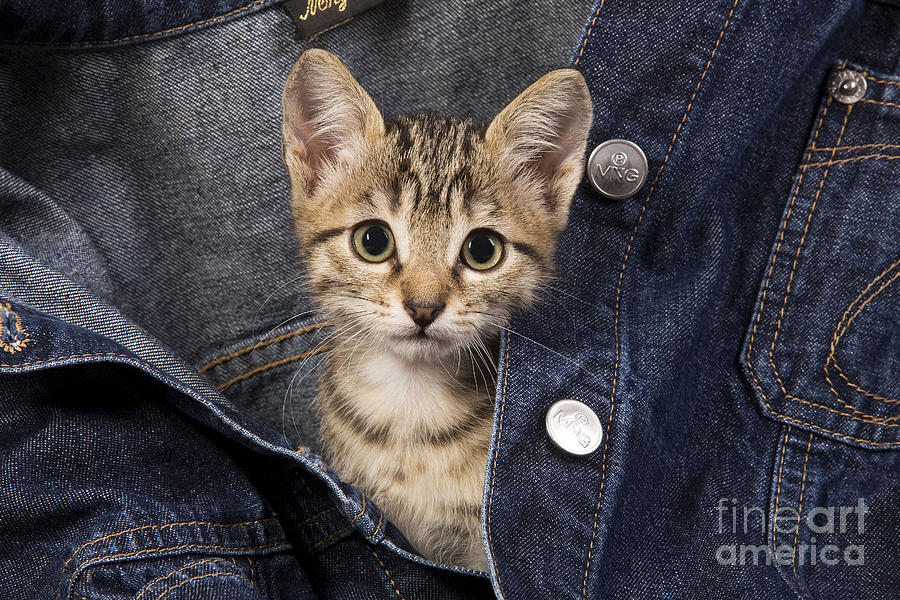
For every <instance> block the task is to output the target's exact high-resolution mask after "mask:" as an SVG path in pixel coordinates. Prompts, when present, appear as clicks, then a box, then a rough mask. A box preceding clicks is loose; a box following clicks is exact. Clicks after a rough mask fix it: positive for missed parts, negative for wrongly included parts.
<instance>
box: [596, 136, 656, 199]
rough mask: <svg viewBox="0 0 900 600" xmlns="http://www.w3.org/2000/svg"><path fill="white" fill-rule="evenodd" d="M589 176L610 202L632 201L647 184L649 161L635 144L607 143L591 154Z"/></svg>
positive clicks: (624, 142)
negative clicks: (624, 199) (626, 199)
mask: <svg viewBox="0 0 900 600" xmlns="http://www.w3.org/2000/svg"><path fill="white" fill-rule="evenodd" d="M587 173H588V179H590V180H591V184H593V186H594V188H596V190H597V191H598V192H600V193H601V194H603V195H604V196H606V197H607V198H612V199H613V200H619V199H621V198H628V197H629V196H633V195H635V194H636V193H637V192H638V190H640V189H641V187H642V186H643V185H644V182H645V181H646V180H647V157H646V156H644V151H643V150H641V149H640V147H638V145H637V144H635V143H633V142H629V141H628V140H607V141H605V142H603V143H602V144H600V145H599V146H597V147H596V148H594V151H593V152H591V156H590V158H588V163H587Z"/></svg>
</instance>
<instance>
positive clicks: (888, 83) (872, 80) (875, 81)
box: [863, 75, 900, 87]
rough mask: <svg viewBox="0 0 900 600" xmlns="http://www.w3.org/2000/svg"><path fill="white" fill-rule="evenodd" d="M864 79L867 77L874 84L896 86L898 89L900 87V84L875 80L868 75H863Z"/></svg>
mask: <svg viewBox="0 0 900 600" xmlns="http://www.w3.org/2000/svg"><path fill="white" fill-rule="evenodd" d="M863 77H865V78H866V79H868V80H869V81H871V82H872V83H883V84H885V85H896V86H897V87H900V82H896V81H891V80H889V79H875V78H874V77H869V76H868V75H863Z"/></svg>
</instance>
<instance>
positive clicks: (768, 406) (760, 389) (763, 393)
mask: <svg viewBox="0 0 900 600" xmlns="http://www.w3.org/2000/svg"><path fill="white" fill-rule="evenodd" d="M746 364H747V367H748V371H749V373H750V377H751V378H752V379H753V385H755V386H756V389H757V391H758V392H759V394H760V396H762V398H763V403H764V404H765V405H766V409H767V410H768V411H769V413H770V414H772V415H773V416H776V417H778V418H780V419H782V420H784V421H788V422H790V423H795V424H797V425H805V426H806V427H810V428H812V429H815V430H816V431H821V432H823V433H828V434H831V435H833V436H835V437H839V438H841V439H844V440H850V441H852V442H859V443H860V444H866V445H869V446H881V447H885V448H892V447H894V446H900V442H873V441H872V440H864V439H862V438H856V437H853V436H849V435H844V434H843V433H838V432H836V431H831V430H830V429H825V428H824V427H820V426H818V425H814V424H812V423H808V422H806V421H801V420H800V419H796V418H794V417H790V416H788V415H785V414H783V413H780V412H777V411H775V410H773V409H772V405H771V404H769V397H768V396H767V395H766V391H765V390H764V389H763V387H762V384H761V383H760V382H759V379H757V377H756V373H755V371H754V369H753V367H752V366H751V365H750V362H749V361H748V362H747V363H746Z"/></svg>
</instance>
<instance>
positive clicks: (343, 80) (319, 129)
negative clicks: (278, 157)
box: [282, 50, 384, 190]
mask: <svg viewBox="0 0 900 600" xmlns="http://www.w3.org/2000/svg"><path fill="white" fill-rule="evenodd" d="M282 106H283V109H284V128H283V135H284V138H283V142H282V143H283V148H282V152H283V154H284V159H285V164H286V165H287V167H288V169H289V170H290V171H291V174H292V175H293V176H295V177H297V178H299V179H300V180H301V181H304V182H305V184H306V186H307V189H308V190H312V189H313V188H314V187H315V185H316V183H318V182H319V181H320V180H321V178H322V176H323V174H324V173H325V172H326V171H329V170H335V169H342V168H344V167H346V166H349V165H354V164H358V163H359V162H360V161H361V159H362V156H363V154H364V153H365V149H366V143H367V141H371V140H373V139H374V138H377V137H378V136H380V135H383V134H384V119H383V118H382V116H381V113H380V112H378V108H377V107H376V106H375V103H374V102H372V99H371V98H370V97H369V95H368V94H367V93H366V91H365V90H364V89H363V88H362V86H360V85H359V83H357V82H356V80H355V79H354V78H353V76H352V75H351V74H350V72H349V71H348V70H347V68H346V67H345V66H344V65H343V63H342V62H341V61H340V59H338V57H336V56H335V55H334V54H331V53H330V52H326V51H324V50H307V51H306V52H304V53H303V55H301V56H300V58H299V60H297V63H296V64H295V65H294V68H293V69H291V73H290V75H288V79H287V83H286V84H285V87H284V96H283V99H282Z"/></svg>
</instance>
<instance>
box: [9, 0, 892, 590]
mask: <svg viewBox="0 0 900 600" xmlns="http://www.w3.org/2000/svg"><path fill="white" fill-rule="evenodd" d="M352 2H353V0H348V2H347V3H341V2H333V3H331V2H326V1H325V0H321V1H320V2H319V4H320V5H322V6H325V7H326V8H323V9H322V10H326V9H327V10H344V9H342V8H341V7H342V6H345V5H346V4H351V5H352ZM326 5H327V6H326ZM345 8H346V6H345ZM0 44H2V45H0V566H2V568H0V596H2V597H3V598H22V599H36V598H46V599H51V600H62V599H76V600H112V599H120V598H121V599H124V598H132V599H138V598H143V599H145V600H146V599H155V600H161V599H165V600H174V599H176V598H198V597H202V598H221V599H224V598H228V599H237V598H241V599H248V600H249V599H255V600H260V599H275V598H294V599H295V598H336V599H350V598H401V599H406V600H418V599H425V598H433V599H441V600H450V599H454V600H455V599H468V598H490V597H493V596H496V597H498V598H505V599H510V600H511V599H545V598H546V599H551V598H552V599H561V598H567V599H572V600H575V599H581V600H585V599H587V598H795V597H799V598H804V599H811V598H815V599H826V598H835V599H843V598H851V597H852V598H865V599H873V600H874V599H884V598H900V566H898V565H900V535H898V532H900V530H898V527H900V515H898V502H900V284H897V285H895V284H896V283H897V281H898V278H900V162H897V160H898V159H900V5H898V4H897V3H896V2H890V1H880V2H879V1H874V0H872V1H865V0H830V1H826V0H822V1H815V2H803V3H787V2H783V1H775V0H769V1H760V0H694V1H684V0H660V1H658V2H636V1H629V2H622V1H617V0H599V1H598V2H596V3H594V4H593V6H591V5H589V3H588V1H587V0H577V1H576V2H565V1H562V0H546V1H543V2H535V3H519V2H515V1H513V0H499V1H497V2H483V3H478V2H466V1H463V0H447V1H437V0H420V1H416V2H404V1H402V0H392V1H388V2H385V3H382V4H380V5H378V6H376V7H375V8H372V9H370V10H368V11H367V12H365V13H362V14H360V15H357V16H356V17H355V18H354V19H353V20H351V21H349V22H347V23H344V24H343V25H340V26H338V27H336V28H333V29H330V30H328V31H326V32H324V33H322V34H321V35H319V36H318V37H316V38H314V39H313V40H311V41H309V40H296V39H295V38H294V35H293V27H292V23H291V19H290V17H289V16H288V15H287V14H286V13H285V12H284V11H283V10H282V7H281V6H279V3H278V2H277V1H275V0H255V1H252V2H249V1H248V0H203V1H200V2H192V3H189V2H168V3H166V2H162V0H145V1H142V2H132V1H122V2H115V3H107V4H104V6H103V9H102V10H100V9H98V8H97V7H96V6H94V3H90V2H86V1H84V0H80V1H75V2H63V1H56V0H52V1H48V2H41V3H36V2H33V1H29V0H9V1H7V2H5V3H3V4H2V5H0ZM311 46H316V47H323V48H325V49H328V50H330V51H332V52H335V53H336V54H338V55H339V56H340V57H341V58H342V59H343V60H344V61H345V62H346V64H347V65H348V67H349V69H350V71H351V72H353V73H354V75H355V76H357V77H358V79H359V81H360V82H361V83H362V85H363V86H364V87H365V88H366V89H367V90H368V91H369V92H370V93H371V95H372V97H373V98H374V100H375V101H376V103H377V104H378V105H379V106H380V107H381V108H382V110H383V112H384V113H385V115H386V116H395V115H398V114H404V113H416V112H422V111H431V110H433V111H438V112H449V113H454V114H458V115H463V116H472V117H475V118H478V119H482V120H488V119H490V118H491V117H492V115H493V114H495V113H496V112H497V111H498V110H499V109H500V108H502V106H503V105H505V104H506V103H507V102H508V101H509V100H511V99H512V98H513V97H514V96H515V95H516V94H517V93H518V92H519V91H521V90H522V89H524V88H525V87H526V86H527V85H528V84H529V83H530V82H531V81H533V80H534V79H536V78H537V77H538V76H540V75H541V74H543V73H545V72H546V71H549V70H550V69H553V68H557V67H561V66H565V65H566V64H567V63H568V64H571V65H572V66H574V67H575V68H578V69H580V70H581V71H582V72H583V73H584V75H585V77H586V80H587V82H588V85H589V87H590V91H591V95H592V98H593V102H594V121H593V126H592V129H591V134H590V138H589V143H588V152H590V151H591V150H592V149H593V148H594V147H595V146H597V145H598V144H600V143H602V142H604V141H606V140H609V139H616V138H620V139H626V140H629V141H631V142H633V143H635V144H637V145H638V146H639V147H640V148H641V149H642V150H643V152H644V153H645V155H646V157H647V160H648V164H649V170H648V176H647V181H646V183H645V184H644V186H643V187H642V188H641V189H640V191H639V192H638V193H636V194H635V195H633V196H631V197H628V198H624V199H620V200H610V199H607V198H605V197H603V196H602V195H601V194H599V193H598V192H597V191H595V190H594V188H593V187H591V185H590V184H589V183H588V182H587V180H585V182H583V184H582V185H581V186H580V188H579V189H578V192H577V193H576V196H575V198H574V200H573V204H572V212H571V218H570V223H569V227H568V229H567V230H566V232H565V234H564V235H563V237H562V240H561V241H560V245H559V249H558V255H557V270H558V276H557V278H556V280H555V281H554V282H553V284H552V286H551V287H550V288H548V289H547V291H546V293H545V294H544V295H543V296H542V300H541V301H540V302H539V303H538V304H537V305H536V306H535V307H533V308H532V309H529V311H528V312H527V313H525V314H522V315H519V316H518V317H517V318H516V319H515V320H514V321H513V322H512V323H511V324H510V326H509V328H508V330H506V331H504V334H503V337H502V340H501V352H500V356H499V357H498V364H499V373H498V386H497V397H496V410H495V415H494V431H493V438H492V443H491V447H490V452H489V455H488V456H487V457H486V464H485V487H484V502H483V506H482V521H483V537H484V545H485V549H486V552H487V555H488V561H489V566H490V573H480V572H473V571H467V570H465V569H460V568H456V567H452V566H447V565H440V564H433V563H430V562H428V561H426V560H424V559H423V558H421V557H419V556H417V555H416V554H415V553H414V552H413V551H412V549H411V548H410V546H409V544H408V543H407V542H406V541H405V540H404V538H403V535H402V534H401V533H400V532H399V531H398V530H397V529H396V528H395V527H394V526H393V525H392V524H391V523H390V522H389V521H387V520H386V519H385V518H384V515H383V514H382V512H381V511H380V510H379V508H378V506H377V505H376V504H375V503H374V502H372V501H371V500H369V499H368V498H367V497H366V496H365V495H364V494H362V493H361V492H360V491H359V490H357V489H356V488H354V487H353V486H351V485H349V484H347V483H345V482H342V481H341V480H340V478H339V477H338V476H337V475H336V474H335V473H334V472H333V471H332V470H331V469H330V468H329V466H328V464H327V463H326V462H324V461H323V459H322V458H321V456H320V455H321V448H320V447H319V444H318V442H317V436H316V430H317V427H316V418H315V413H314V411H313V410H312V409H311V407H310V400H311V398H312V397H313V396H314V394H315V389H316V384H315V382H316V374H317V367H318V365H319V364H320V362H319V361H320V360H321V352H322V349H323V348H324V347H325V346H324V345H323V341H324V340H326V339H327V335H328V333H327V332H328V328H327V326H326V324H325V323H323V322H322V319H321V317H320V316H319V315H318V314H317V313H316V312H315V310H314V308H313V304H312V302H311V300H310V298H309V293H308V290H306V288H305V287H304V284H303V280H302V265H301V264H300V262H299V259H298V252H297V247H296V241H295V238H294V234H293V224H292V222H291V217H290V211H289V205H288V203H289V191H288V183H287V176H286V173H285V172H284V169H283V166H282V164H281V162H280V147H279V143H280V121H281V112H280V94H281V88H282V85H283V82H284V80H285V77H286V74H287V72H288V70H289V68H290V66H291V65H292V64H293V62H294V61H295V60H296V59H297V57H298V56H299V55H300V53H301V52H302V51H303V50H304V49H306V48H308V47H311ZM835 78H837V79H835ZM847 78H850V79H852V80H853V81H854V82H855V84H854V85H855V87H854V86H850V87H841V86H840V82H841V81H844V80H846V79H847ZM863 87H864V90H863V93H862V95H858V94H856V92H858V91H860V89H861V88H863ZM846 92H853V94H849V96H853V95H854V94H855V95H858V96H859V97H857V98H854V99H850V100H848V94H847V93H846ZM564 398H566V399H575V400H578V401H580V402H582V403H584V404H585V405H586V406H587V407H588V408H589V409H590V410H591V411H592V412H593V413H595V414H596V415H597V417H598V418H599V421H600V423H601V425H602V428H603V432H604V437H603V442H602V444H601V445H600V446H599V448H598V449H597V450H596V451H594V452H592V453H589V454H586V455H572V454H568V453H566V452H564V451H562V450H561V449H559V448H558V447H557V446H556V445H555V444H554V443H553V442H552V440H551V439H550V437H549V436H548V434H547V431H546V430H545V415H546V412H547V410H548V407H549V406H550V405H551V404H553V403H554V402H556V401H557V400H560V399H564Z"/></svg>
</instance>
